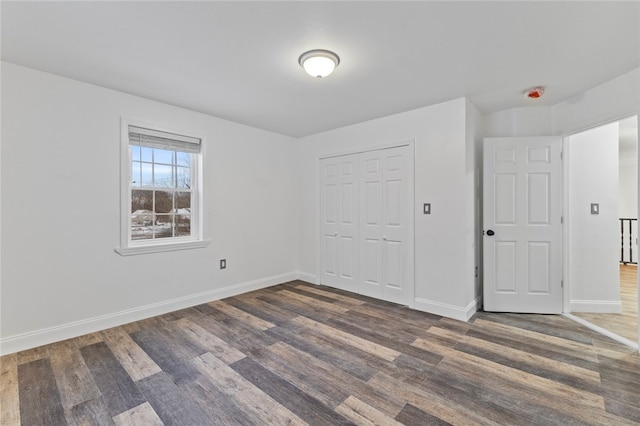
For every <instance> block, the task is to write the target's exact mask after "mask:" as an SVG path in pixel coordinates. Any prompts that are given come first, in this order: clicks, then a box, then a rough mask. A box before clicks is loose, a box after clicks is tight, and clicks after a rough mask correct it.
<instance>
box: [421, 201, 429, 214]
mask: <svg viewBox="0 0 640 426" xmlns="http://www.w3.org/2000/svg"><path fill="white" fill-rule="evenodd" d="M422 211H423V213H424V214H431V203H424V205H423V207H422Z"/></svg>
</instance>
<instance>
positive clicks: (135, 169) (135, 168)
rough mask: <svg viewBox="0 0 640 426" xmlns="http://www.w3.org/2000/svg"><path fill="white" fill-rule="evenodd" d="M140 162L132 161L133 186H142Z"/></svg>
mask: <svg viewBox="0 0 640 426" xmlns="http://www.w3.org/2000/svg"><path fill="white" fill-rule="evenodd" d="M140 184H141V182H140V163H138V162H137V161H133V162H132V163H131V186H140Z"/></svg>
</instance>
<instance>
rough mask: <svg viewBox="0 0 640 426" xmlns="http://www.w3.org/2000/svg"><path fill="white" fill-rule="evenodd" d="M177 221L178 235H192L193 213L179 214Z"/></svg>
mask: <svg viewBox="0 0 640 426" xmlns="http://www.w3.org/2000/svg"><path fill="white" fill-rule="evenodd" d="M175 221H176V237H188V236H189V235H191V215H188V214H177V215H176V218H175Z"/></svg>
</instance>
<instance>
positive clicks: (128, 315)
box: [0, 272, 299, 355]
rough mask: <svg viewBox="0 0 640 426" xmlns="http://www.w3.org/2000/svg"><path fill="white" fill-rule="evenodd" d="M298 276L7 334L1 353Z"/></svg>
mask: <svg viewBox="0 0 640 426" xmlns="http://www.w3.org/2000/svg"><path fill="white" fill-rule="evenodd" d="M298 276H299V274H298V273H297V272H290V273H287V274H282V275H276V276H272V277H267V278H262V279H259V280H254V281H248V282H245V283H240V284H234V285H230V286H228V287H223V288H219V289H215V290H210V291H205V292H203V293H198V294H192V295H189V296H184V297H179V298H176V299H172V300H165V301H162V302H158V303H153V304H150V305H145V306H140V307H137V308H132V309H127V310H124V311H120V312H115V313H113V314H107V315H101V316H98V317H93V318H88V319H85V320H81V321H76V322H72V323H68V324H62V325H58V326H55V327H48V328H44V329H40V330H36V331H32V332H29V333H24V334H18V335H15V336H10V337H6V338H4V339H0V355H7V354H10V353H14V352H18V351H23V350H26V349H31V348H35V347H37V346H42V345H46V344H49V343H53V342H59V341H61V340H65V339H71V338H73V337H78V336H82V335H83V334H88V333H93V332H96V331H100V330H105V329H107V328H111V327H116V326H119V325H123V324H127V323H130V322H133V321H139V320H142V319H145V318H149V317H153V316H156V315H162V314H166V313H168V312H173V311H177V310H180V309H185V308H189V307H191V306H196V305H200V304H202V303H207V302H211V301H214V300H219V299H224V298H225V297H231V296H236V295H238V294H242V293H247V292H249V291H254V290H259V289H262V288H266V287H271V286H274V285H277V284H282V283H285V282H289V281H293V280H295V279H298Z"/></svg>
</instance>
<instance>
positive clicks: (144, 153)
mask: <svg viewBox="0 0 640 426" xmlns="http://www.w3.org/2000/svg"><path fill="white" fill-rule="evenodd" d="M152 152H153V149H152V148H148V147H146V146H141V147H140V160H141V161H148V162H152V161H153V157H152V155H151V153H152Z"/></svg>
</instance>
